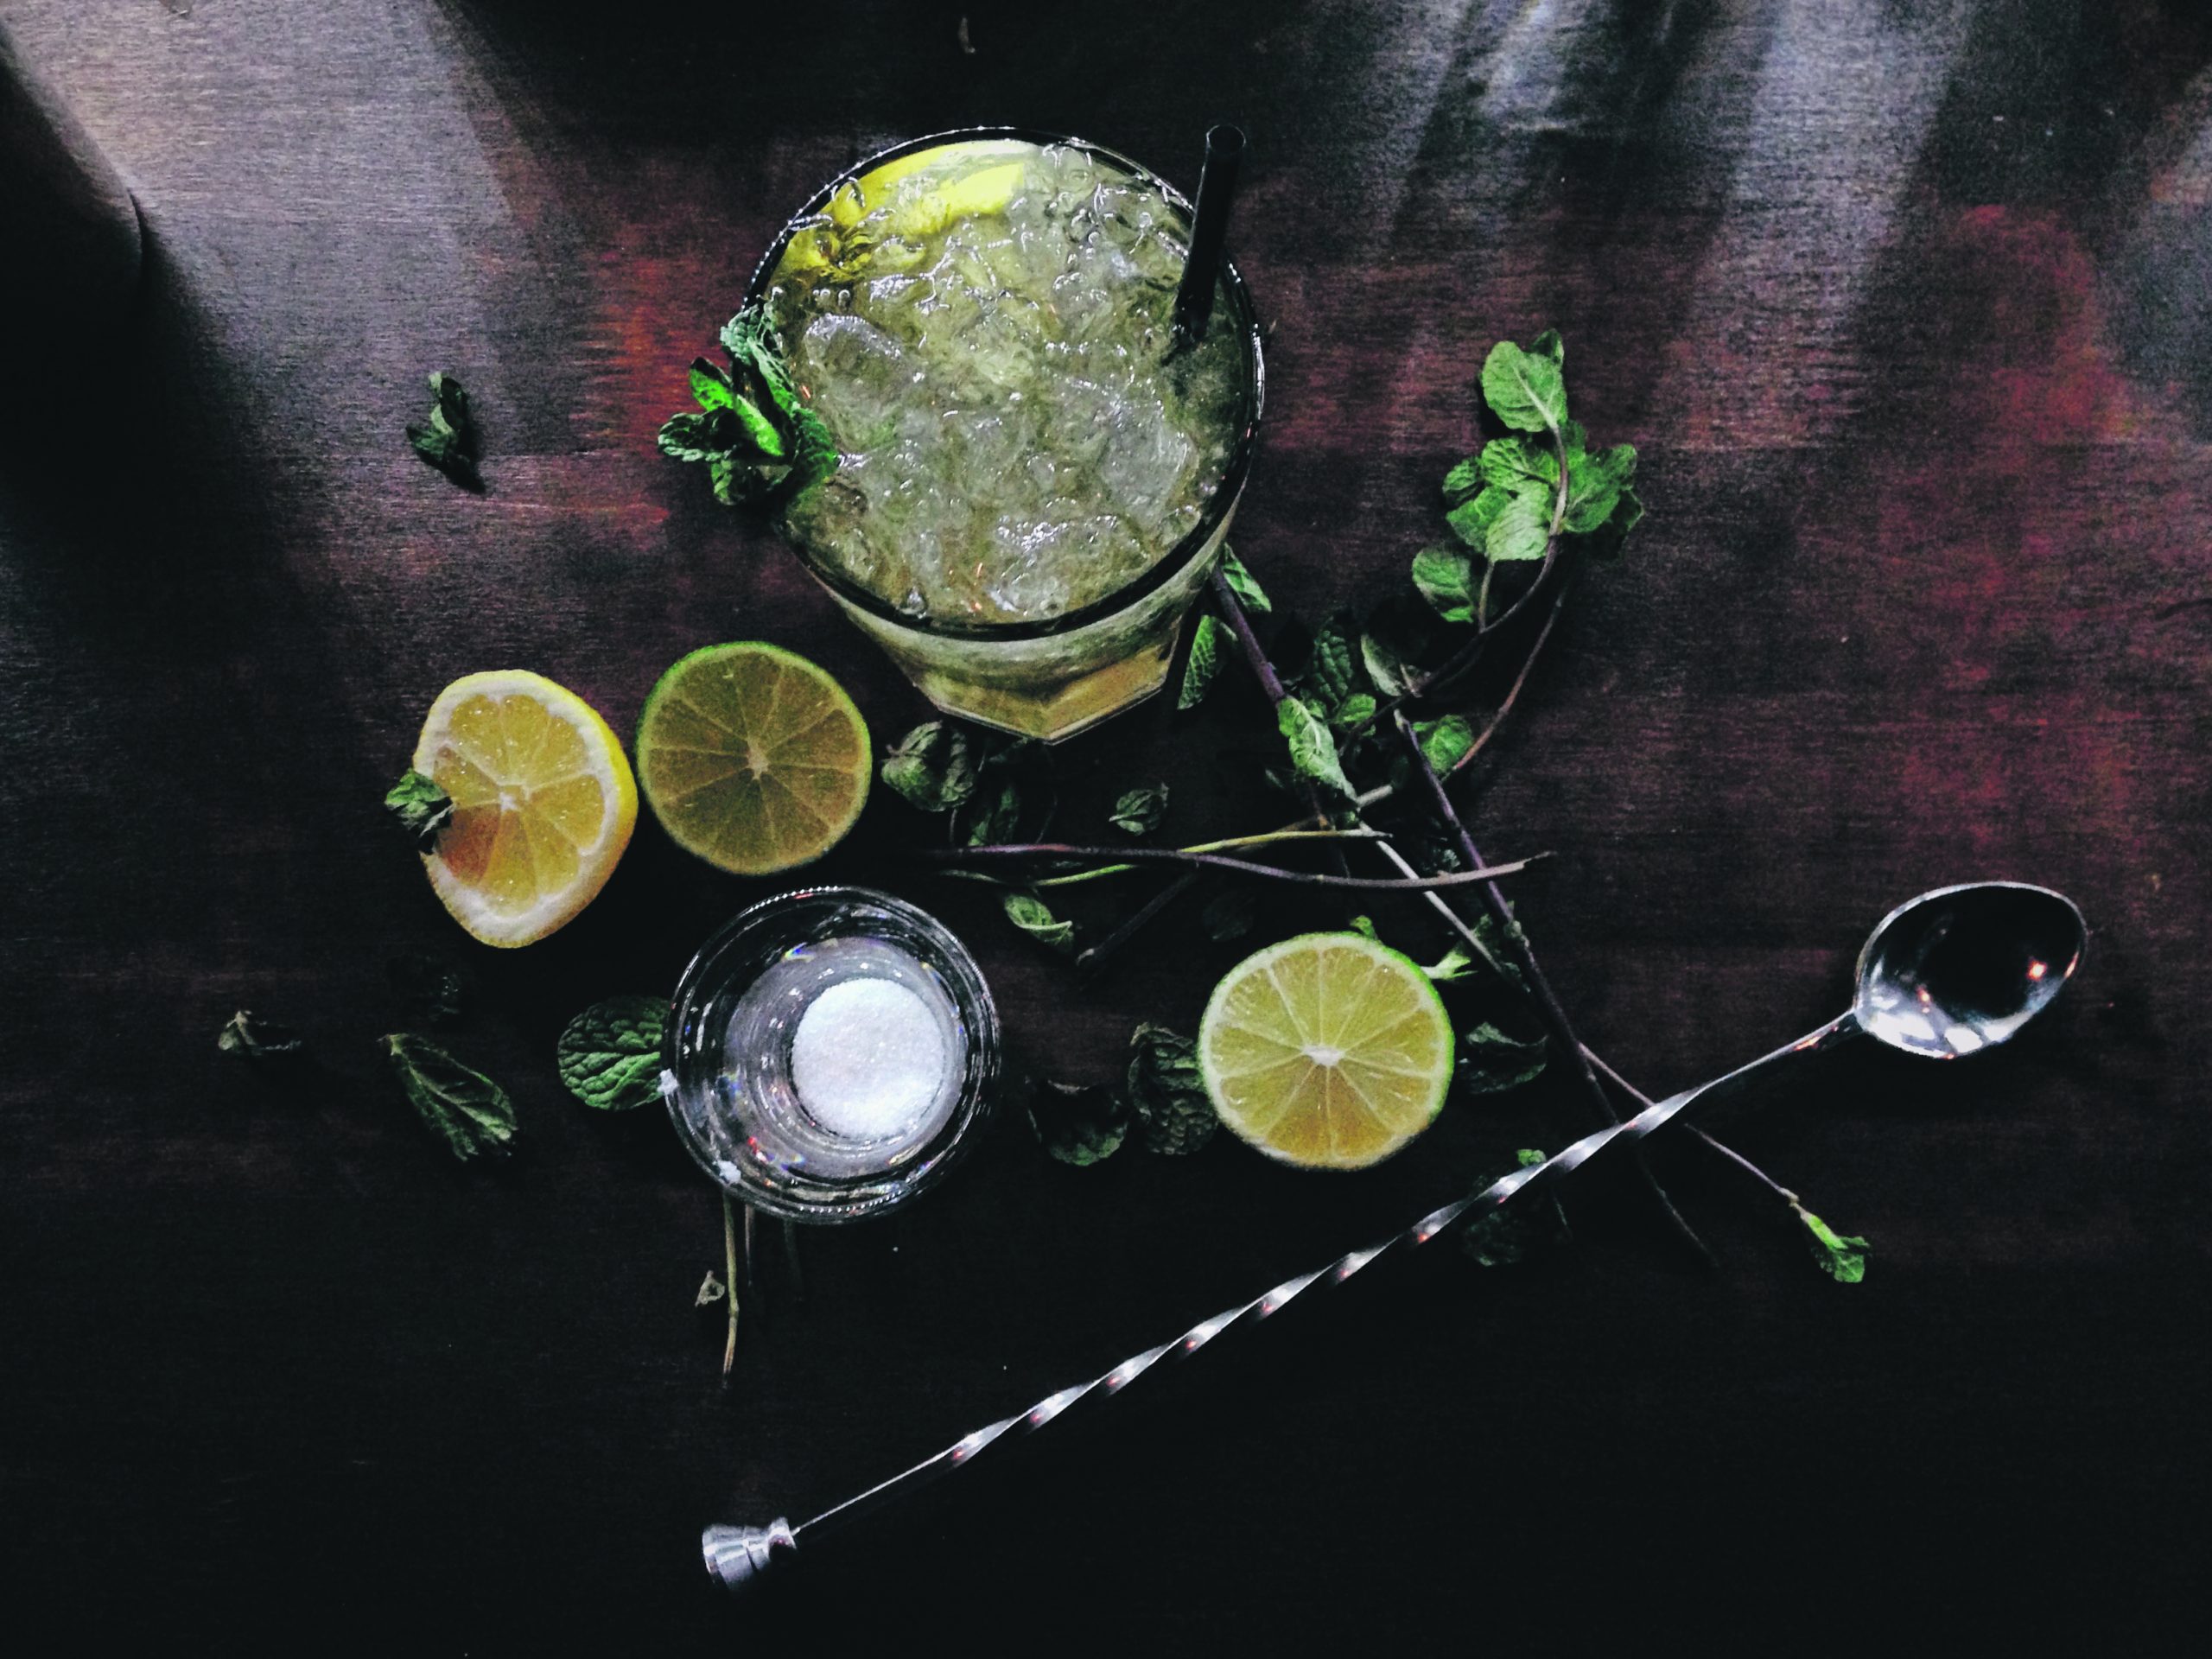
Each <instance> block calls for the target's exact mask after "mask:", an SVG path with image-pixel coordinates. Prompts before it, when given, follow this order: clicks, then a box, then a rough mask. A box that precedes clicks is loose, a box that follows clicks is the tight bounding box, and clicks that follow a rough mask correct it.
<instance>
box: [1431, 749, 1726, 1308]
mask: <svg viewBox="0 0 2212 1659" xmlns="http://www.w3.org/2000/svg"><path fill="white" fill-rule="evenodd" d="M1390 720H1391V722H1392V724H1394V725H1395V727H1396V728H1397V730H1398V736H1399V738H1400V739H1401V740H1402V741H1403V742H1404V744H1405V747H1406V752H1407V753H1408V754H1410V755H1411V756H1412V757H1413V768H1414V775H1415V776H1416V777H1418V778H1420V779H1421V782H1422V784H1423V785H1425V786H1426V788H1427V791H1428V798H1429V804H1430V806H1431V807H1433V809H1434V810H1435V812H1436V815H1437V817H1439V818H1440V819H1441V820H1442V821H1443V823H1444V826H1445V828H1446V829H1447V830H1448V831H1449V832H1450V833H1451V836H1452V839H1453V840H1454V841H1455V842H1458V843H1459V854H1460V856H1461V857H1463V858H1465V860H1466V861H1467V862H1468V863H1469V864H1470V865H1473V866H1477V867H1479V866H1480V865H1481V863H1482V861H1483V855H1482V854H1481V853H1480V852H1478V851H1477V850H1476V848H1475V838H1474V837H1473V836H1471V835H1469V834H1468V833H1467V826H1466V823H1465V821H1464V820H1463V819H1462V818H1461V817H1459V810H1458V809H1456V808H1455V807H1453V805H1452V798H1451V796H1450V795H1448V794H1447V793H1446V792H1445V788H1444V780H1443V779H1441V778H1440V777H1438V776H1437V775H1436V768H1435V767H1434V766H1431V765H1429V763H1428V756H1427V753H1424V752H1423V750H1422V748H1421V739H1420V738H1419V737H1418V736H1416V735H1415V734H1414V728H1413V724H1412V722H1411V721H1408V720H1407V718H1406V717H1405V715H1403V714H1402V713H1397V712H1393V713H1392V715H1391V716H1390ZM1481 897H1482V900H1483V904H1484V908H1486V909H1487V910H1488V911H1489V912H1490V913H1491V917H1492V918H1493V919H1495V920H1496V921H1497V927H1498V932H1499V934H1500V936H1501V937H1502V938H1503V939H1504V940H1505V944H1506V948H1507V949H1509V950H1511V951H1512V952H1513V955H1514V958H1515V960H1516V961H1517V962H1518V963H1520V965H1521V972H1522V976H1523V977H1524V978H1526V980H1527V981H1528V983H1529V993H1530V995H1532V996H1533V997H1534V999H1535V1004H1536V1012H1537V1014H1539V1015H1540V1016H1541V1018H1542V1020H1543V1022H1544V1026H1545V1028H1546V1029H1547V1030H1548V1031H1549V1032H1550V1033H1551V1034H1552V1039H1553V1040H1554V1042H1555V1043H1557V1044H1558V1045H1559V1047H1560V1052H1561V1053H1563V1054H1565V1055H1566V1056H1567V1060H1568V1063H1569V1064H1570V1065H1573V1067H1574V1069H1575V1071H1576V1072H1577V1073H1578V1074H1579V1075H1580V1077H1581V1079H1582V1084H1583V1087H1584V1089H1585V1090H1586V1092H1587V1093H1588V1094H1589V1096H1590V1097H1591V1098H1592V1100H1593V1101H1595V1102H1596V1103H1597V1105H1598V1109H1599V1111H1600V1112H1602V1113H1603V1114H1604V1115H1605V1122H1608V1123H1618V1122H1620V1121H1621V1116H1620V1114H1619V1113H1618V1112H1617V1111H1615V1110H1614V1109H1613V1102H1612V1097H1611V1096H1610V1095H1608V1094H1606V1092H1605V1085H1604V1084H1601V1083H1599V1081H1598V1074H1597V1073H1596V1072H1595V1071H1592V1070H1591V1069H1590V1062H1589V1060H1588V1059H1587V1058H1585V1056H1584V1054H1583V1052H1582V1039H1580V1037H1577V1036H1576V1035H1575V1034H1574V1024H1573V1021H1572V1020H1569V1019H1568V1018H1567V1007H1566V1005H1565V1004H1564V1003H1562V1002H1561V1001H1560V1000H1559V994H1558V993H1557V992H1556V991H1554V990H1553V989H1552V982H1551V981H1550V980H1549V979H1548V978H1546V977H1545V976H1544V970H1543V969H1541V967H1539V966H1538V965H1537V963H1536V953H1535V949H1534V948H1533V947H1532V946H1531V945H1530V944H1529V936H1528V934H1527V932H1526V931H1524V930H1522V929H1521V928H1519V927H1516V926H1515V925H1514V923H1513V906H1511V905H1510V904H1508V903H1507V902H1506V899H1505V893H1504V891H1503V889H1502V888H1500V887H1498V886H1497V884H1496V883H1495V882H1484V884H1483V888H1482V894H1481ZM1635 1158H1636V1166H1637V1173H1639V1174H1641V1175H1642V1176H1643V1185H1644V1186H1645V1187H1646V1189H1648V1190H1649V1192H1650V1194H1651V1196H1652V1198H1654V1199H1655V1200H1656V1202H1657V1204H1658V1205H1659V1208H1660V1210H1661V1211H1662V1212H1663V1213H1664V1214H1665V1216H1666V1217H1667V1220H1668V1223H1669V1225H1671V1226H1672V1227H1673V1228H1674V1230H1675V1232H1676V1233H1678V1234H1680V1235H1681V1239H1682V1242H1683V1243H1685V1244H1687V1245H1688V1246H1689V1247H1690V1249H1693V1250H1694V1251H1695V1252H1696V1253H1697V1255H1698V1256H1699V1257H1700V1259H1701V1260H1702V1261H1703V1262H1705V1265H1706V1266H1707V1267H1708V1268H1717V1267H1719V1265H1720V1263H1719V1258H1717V1257H1716V1256H1715V1255H1713V1250H1712V1249H1711V1247H1710V1246H1708V1245H1707V1243H1706V1242H1705V1241H1704V1240H1703V1239H1701V1238H1700V1237H1699V1236H1698V1235H1697V1230H1696V1229H1695V1228H1694V1227H1692V1226H1691V1225H1690V1224H1689V1223H1688V1220H1686V1219H1685V1218H1684V1217H1683V1215H1682V1212H1681V1211H1679V1210H1677V1209H1676V1208H1675V1201H1674V1200H1673V1199H1672V1198H1669V1197H1668V1196H1667V1189H1666V1188H1665V1187H1663V1186H1662V1185H1660V1184H1659V1178H1658V1177H1657V1176H1656V1175H1654V1174H1653V1173H1651V1167H1650V1166H1649V1164H1648V1163H1647V1162H1645V1160H1644V1157H1643V1147H1637V1148H1635Z"/></svg>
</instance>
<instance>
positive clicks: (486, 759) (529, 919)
mask: <svg viewBox="0 0 2212 1659" xmlns="http://www.w3.org/2000/svg"><path fill="white" fill-rule="evenodd" d="M415 770H416V771H417V772H424V773H427V774H428V775H429V777H430V778H431V779H434V780H435V782H436V783H437V785H438V787H439V788H441V789H442V790H444V791H445V792H446V793H447V794H448V795H449V796H451V797H452V798H453V822H452V823H449V824H448V825H447V826H446V828H445V829H444V830H443V831H442V833H441V834H440V835H439V836H438V842H437V849H436V850H435V851H434V852H431V853H428V854H425V855H423V867H424V868H426V869H427V870H428V871H429V876H430V885H431V886H432V887H435V889H436V890H437V894H438V897H439V898H440V899H443V900H444V901H445V906H446V908H447V909H448V910H449V911H451V912H453V915H454V920H456V921H458V922H459V923H460V924H461V925H462V926H463V927H465V928H467V930H468V931H470V932H471V933H473V934H474V935H475V936H476V937H477V938H480V939H481V940H483V941H484V943H485V944H498V945H518V944H531V943H532V942H533V941H535V940H537V939H542V938H544V937H545V936H546V935H547V934H548V933H550V932H552V931H553V930H554V929H556V928H557V927H559V926H561V925H563V923H565V922H568V921H569V920H571V919H572V918H574V917H575V915H576V913H577V912H579V911H581V910H582V909H583V907H584V906H586V905H588V904H589V903H590V902H591V901H592V900H593V899H594V898H596V897H597V896H598V894H599V890H600V889H601V887H604V886H606V885H607V877H608V876H609V875H612V874H613V873H614V866H615V863H616V861H618V860H620V858H621V856H622V849H624V848H626V847H627V846H628V845H629V844H630V831H631V829H632V827H633V826H634V825H635V824H636V823H637V821H638V786H637V784H636V782H635V781H634V780H633V779H632V777H631V775H630V763H629V761H628V760H626V759H624V758H623V754H622V745H621V743H620V741H619V740H618V739H617V738H616V737H615V735H614V734H613V732H612V731H610V730H608V729H607V722H606V721H604V720H601V718H600V717H599V715H598V712H597V711H596V710H594V709H593V708H592V707H591V705H590V704H588V703H587V702H584V700H583V699H582V697H579V696H576V694H575V692H573V691H570V690H567V689H566V688H564V687H563V686H558V685H556V684H555V683H553V682H552V681H550V680H549V679H547V678H546V677H544V676H543V675H542V674H531V673H526V672H524V671H522V670H520V669H505V670H500V671H495V672H493V673H489V674H471V675H468V676H467V677H465V678H462V679H458V680H455V681H454V683H452V684H451V685H449V686H448V687H447V688H446V689H445V690H443V691H442V692H440V693H439V694H438V700H437V701H436V702H434V703H432V704H431V705H430V713H429V718H428V719H426V720H425V721H423V734H422V736H421V737H419V738H417V739H416V744H415Z"/></svg>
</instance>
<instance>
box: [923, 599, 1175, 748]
mask: <svg viewBox="0 0 2212 1659" xmlns="http://www.w3.org/2000/svg"><path fill="white" fill-rule="evenodd" d="M1178 620H1180V619H1178ZM1174 659H1175V631H1174V630H1173V629H1170V630H1169V631H1168V633H1167V636H1166V639H1161V640H1159V641H1157V642H1154V643H1152V644H1149V645H1146V646H1144V647H1143V648H1142V649H1141V650H1139V651H1138V652H1136V653H1135V655H1133V656H1129V657H1125V658H1122V660H1121V661H1120V662H1118V663H1109V664H1107V665H1106V666H1105V667H1103V668H1097V669H1093V670H1092V671H1090V673H1088V674H1078V675H1077V676H1075V677H1073V678H1071V679H1066V680H1062V681H1060V682H1059V683H1057V684H1046V685H1039V686H1021V687H1014V686H1002V685H983V684H978V683H976V682H974V681H970V680H963V679H962V678H960V677H958V676H957V675H956V674H949V673H946V672H944V671H942V670H938V669H933V668H920V667H918V666H915V665H913V664H905V665H904V666H906V671H907V676H908V677H909V678H911V679H912V681H913V682H914V684H915V686H916V688H917V689H918V690H920V692H921V694H922V695H923V696H925V697H927V698H928V699H929V700H930V701H931V702H933V703H935V704H936V705H937V706H938V708H939V709H943V710H944V712H945V713H946V714H948V715H958V716H959V717H960V718H961V719H963V720H971V721H975V722H976V724H977V725H979V726H991V727H995V728H997V729H998V730H1000V731H1001V732H1011V733H1013V734H1014V735H1015V736H1016V737H1033V738H1036V739H1038V740H1039V741H1043V742H1046V743H1058V741H1061V740H1062V739H1063V738H1069V737H1073V736H1074V735H1075V734H1077V732H1087V731H1089V730H1090V728H1092V727H1093V726H1096V724H1098V722H1099V721H1102V720H1104V719H1106V718H1107V717H1108V716H1109V715H1118V714H1119V713H1121V712H1122V709H1127V708H1129V707H1131V706H1132V705H1134V704H1136V703H1140V702H1143V701H1144V700H1145V699H1146V698H1147V697H1148V696H1152V695H1153V693H1154V692H1155V691H1157V690H1160V687H1161V686H1163V685H1165V684H1166V683H1167V670H1168V666H1169V664H1172V663H1173V661H1174Z"/></svg>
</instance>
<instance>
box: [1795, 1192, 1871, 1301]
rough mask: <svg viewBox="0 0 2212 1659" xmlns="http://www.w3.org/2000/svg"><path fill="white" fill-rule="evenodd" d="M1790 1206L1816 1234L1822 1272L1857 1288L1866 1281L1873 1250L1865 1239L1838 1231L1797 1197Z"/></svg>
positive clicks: (1817, 1259)
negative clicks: (1860, 1282)
mask: <svg viewBox="0 0 2212 1659" xmlns="http://www.w3.org/2000/svg"><path fill="white" fill-rule="evenodd" d="M1789 1207H1790V1208H1791V1209H1792V1210H1794V1211H1796V1212H1797V1219H1798V1220H1800V1221H1802V1222H1803V1223H1804V1224H1805V1230H1806V1231H1807V1232H1808V1233H1810V1234H1811V1235H1812V1245H1813V1260H1814V1261H1815V1262H1818V1263H1819V1264H1820V1269H1821V1272H1822V1273H1825V1274H1827V1276H1828V1277H1829V1278H1831V1279H1833V1280H1834V1281H1836V1283H1838V1284H1840V1285H1855V1284H1857V1283H1859V1281H1861V1280H1863V1279H1865V1278H1866V1257H1867V1256H1868V1255H1869V1254H1871V1250H1872V1247H1871V1246H1869V1245H1868V1244H1867V1243H1866V1240H1865V1239H1863V1238H1852V1237H1848V1236H1845V1235H1844V1234H1841V1233H1839V1232H1837V1231H1836V1230H1834V1228H1832V1227H1830V1226H1829V1225H1828V1224H1827V1223H1826V1222H1825V1221H1822V1220H1821V1218H1820V1217H1818V1216H1816V1215H1815V1214H1814V1213H1813V1212H1812V1211H1809V1210H1808V1209H1807V1208H1806V1207H1805V1206H1804V1205H1802V1204H1800V1203H1798V1202H1797V1200H1796V1199H1795V1198H1792V1199H1791V1200H1790V1201H1789Z"/></svg>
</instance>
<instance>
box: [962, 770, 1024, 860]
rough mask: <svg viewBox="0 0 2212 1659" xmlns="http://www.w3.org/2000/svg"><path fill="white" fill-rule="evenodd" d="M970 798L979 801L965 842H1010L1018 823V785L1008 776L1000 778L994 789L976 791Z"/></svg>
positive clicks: (978, 843)
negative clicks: (979, 803)
mask: <svg viewBox="0 0 2212 1659" xmlns="http://www.w3.org/2000/svg"><path fill="white" fill-rule="evenodd" d="M974 799H976V800H979V801H982V803H983V804H982V807H981V808H980V809H979V810H977V811H976V815H975V817H974V818H973V819H972V820H971V821H970V822H969V825H968V844H969V846H970V847H988V846H990V845H992V844H993V843H994V842H1001V841H1011V840H1012V839H1013V838H1014V832H1015V830H1016V829H1018V828H1019V827H1020V823H1021V787H1020V785H1018V784H1016V783H1015V782H1014V779H1011V778H1001V779H999V780H998V784H997V785H996V787H995V788H992V789H988V790H979V791H976V795H975V797H974Z"/></svg>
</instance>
